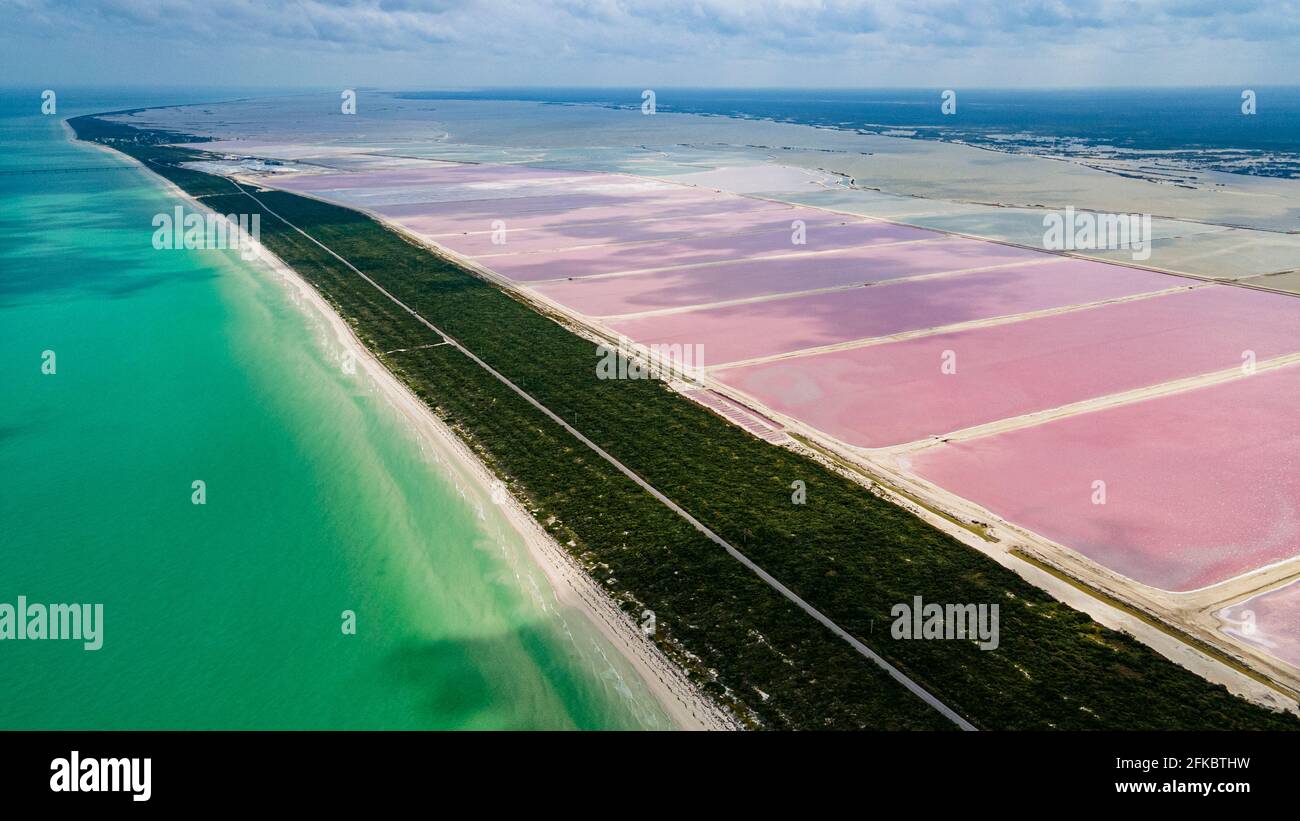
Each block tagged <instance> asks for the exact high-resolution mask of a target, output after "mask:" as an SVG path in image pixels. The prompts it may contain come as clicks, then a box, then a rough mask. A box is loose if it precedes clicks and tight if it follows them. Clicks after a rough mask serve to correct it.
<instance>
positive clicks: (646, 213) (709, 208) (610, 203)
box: [384, 192, 793, 238]
mask: <svg viewBox="0 0 1300 821" xmlns="http://www.w3.org/2000/svg"><path fill="white" fill-rule="evenodd" d="M529 199H532V198H531V197H523V198H516V199H506V200H496V201H494V202H500V203H502V204H504V205H505V206H506V208H504V209H498V208H494V207H492V206H491V205H490V204H489V203H490V202H493V201H484V202H483V203H482V204H479V203H476V204H475V205H474V206H472V207H471V208H470V209H469V211H470V213H467V214H446V213H442V214H436V213H435V214H429V215H420V216H408V215H407V214H410V213H412V212H414V210H415V207H414V206H400V208H401V209H408V210H407V214H398V215H397V216H400V217H401V218H402V220H403V222H404V223H406V224H407V225H408V226H409V227H411V228H412V229H414V230H418V231H422V232H424V233H427V234H429V235H430V236H433V237H435V238H436V237H439V236H449V235H452V234H466V233H476V232H483V231H491V230H492V222H493V220H497V219H500V220H503V221H504V222H505V223H506V228H507V229H508V230H510V231H534V230H546V231H560V232H563V231H566V230H569V229H570V228H572V227H575V226H594V225H599V224H601V223H612V222H626V223H634V222H651V221H653V222H658V221H661V220H682V219H691V218H700V217H708V216H712V215H715V214H742V213H743V214H750V213H767V214H778V213H791V212H792V210H793V206H790V205H785V204H783V203H774V202H767V201H766V200H751V199H740V200H737V199H736V198H735V197H728V198H723V197H721V196H719V195H716V194H713V195H709V196H701V195H697V194H691V195H686V194H669V193H667V192H665V193H663V194H646V195H642V196H638V197H631V196H623V197H609V196H605V197H595V196H593V197H585V198H584V199H585V200H586V203H585V204H584V205H582V206H579V205H576V204H569V205H567V206H561V207H554V208H543V209H539V208H536V207H533V208H525V207H524V206H525V205H527V200H529ZM539 199H541V198H539ZM384 210H385V212H387V210H388V209H384ZM442 210H444V211H445V210H448V209H445V208H444V209H442ZM451 210H455V209H451ZM415 220H419V221H420V222H418V223H417V222H415Z"/></svg>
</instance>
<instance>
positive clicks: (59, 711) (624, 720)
mask: <svg viewBox="0 0 1300 821" xmlns="http://www.w3.org/2000/svg"><path fill="white" fill-rule="evenodd" d="M38 95H39V92H38V91H35V92H31V93H30V94H28V93H23V92H5V93H4V94H0V400H2V401H0V603H5V602H7V603H10V604H13V603H15V602H16V601H17V597H18V596H19V595H24V596H26V597H27V599H28V600H29V601H33V602H86V603H102V604H103V609H104V623H103V647H102V649H100V650H98V651H86V650H84V649H83V648H82V646H81V644H80V643H78V642H72V641H32V640H27V641H17V640H6V641H0V692H3V693H4V698H3V699H0V728H3V729H13V728H46V729H48V728H139V729H148V728H484V729H486V728H502V729H505V728H557V729H558V728H665V727H668V726H670V722H669V720H668V719H667V718H666V716H665V715H664V713H663V712H662V710H661V709H660V708H659V706H658V705H657V704H656V703H655V701H654V699H653V698H652V696H651V695H650V694H649V693H648V692H647V690H646V688H645V686H644V684H643V683H642V682H641V680H640V679H639V678H637V677H636V675H635V673H634V672H632V670H631V669H630V667H629V666H628V665H627V664H626V662H625V661H624V660H623V659H622V658H621V657H620V656H618V654H617V653H616V652H615V651H614V650H613V649H612V647H611V646H610V645H609V644H608V643H607V642H605V641H604V640H603V639H602V638H601V637H600V636H599V634H598V633H597V632H596V630H595V628H594V627H593V626H592V625H591V624H590V623H589V622H588V621H587V620H586V619H585V618H584V617H583V616H582V615H581V614H580V613H579V612H577V611H575V610H573V609H570V608H565V607H563V606H561V605H560V604H558V602H557V599H556V596H555V594H554V592H553V590H552V589H551V588H550V587H549V585H548V582H547V580H546V577H545V575H544V574H543V573H542V572H541V570H540V569H539V568H538V567H537V566H536V565H535V564H534V563H533V561H532V560H531V559H530V558H529V556H528V554H527V552H526V551H525V549H524V547H523V546H522V544H521V542H520V540H519V538H518V537H517V536H516V535H514V534H513V533H512V531H510V530H509V528H508V526H507V524H506V523H505V522H504V520H503V519H502V518H501V516H500V514H499V513H498V512H497V511H496V510H495V509H494V507H493V505H492V504H491V501H490V499H488V498H487V497H486V496H485V495H484V494H483V493H482V492H481V491H480V490H478V489H476V488H475V486H474V485H473V483H472V482H471V481H470V480H469V479H468V478H467V477H466V476H463V475H458V474H457V473H456V468H454V467H453V466H452V465H451V463H450V462H449V460H448V459H447V458H446V456H445V452H444V454H443V455H441V456H440V455H439V450H438V446H436V445H435V443H433V442H432V441H430V440H428V439H427V438H426V437H424V435H423V434H422V433H420V432H419V431H417V430H416V429H415V428H414V426H412V425H411V424H410V423H409V422H408V421H406V420H405V419H404V418H403V417H402V415H401V414H400V412H399V411H398V410H397V409H396V408H395V407H393V406H392V404H391V403H390V401H389V400H388V399H386V398H385V396H384V395H383V394H382V393H381V392H379V391H378V390H377V389H376V386H375V385H374V384H373V383H372V382H370V381H369V379H368V377H366V376H365V375H364V373H363V372H361V373H357V374H348V373H347V372H346V371H345V369H344V368H342V367H340V358H341V356H342V350H341V348H340V345H339V343H338V341H337V340H336V339H334V338H333V335H332V333H331V332H330V331H329V330H328V327H327V325H326V323H325V322H324V321H323V320H322V319H321V318H320V317H319V316H313V314H312V313H311V312H310V311H309V310H306V309H305V308H304V307H302V306H301V305H299V304H296V303H295V299H294V298H293V296H292V291H291V290H290V289H288V288H287V287H286V286H285V284H284V283H282V282H280V281H278V280H277V279H276V278H275V277H274V276H271V275H269V274H268V273H267V272H266V271H265V270H264V269H262V268H260V267H256V266H254V265H250V264H248V263H245V262H243V261H241V260H240V259H239V258H238V256H237V255H236V254H234V253H228V252H217V251H158V250H154V249H153V247H152V246H151V243H150V238H151V233H152V230H153V229H152V226H151V219H152V217H153V216H154V215H155V214H157V213H160V212H165V211H170V209H171V208H172V207H173V206H174V205H175V204H176V203H177V201H176V200H175V199H174V197H173V196H172V195H171V194H169V193H168V192H167V191H166V189H164V188H163V187H162V186H161V185H160V184H159V181H158V180H157V179H156V178H153V177H151V176H150V175H148V174H147V173H145V172H143V171H141V170H138V169H135V168H131V167H129V166H128V164H127V163H126V161H125V160H123V159H121V158H119V157H117V156H114V155H110V154H108V153H105V152H102V151H99V150H96V149H94V148H91V147H88V146H85V145H82V144H74V143H72V142H70V140H69V139H68V135H67V133H66V132H65V130H64V128H63V127H62V126H61V124H60V120H61V118H63V117H66V116H69V115H71V114H76V113H86V112H93V111H101V110H106V109H110V108H122V107H126V106H128V105H142V104H150V103H154V102H161V101H162V100H155V99H153V98H146V97H143V96H142V98H141V99H134V98H127V97H121V96H119V97H117V98H114V99H111V100H110V99H107V98H103V99H97V98H95V96H94V95H91V94H83V95H81V96H80V97H77V98H75V99H72V100H69V99H68V97H67V95H64V96H63V97H62V98H61V99H60V108H59V111H58V113H57V116H42V115H41V114H40V113H39V104H40V100H39V96H38ZM172 97H173V98H176V99H169V100H166V101H167V102H182V101H193V100H186V98H185V97H184V96H183V95H177V94H175V93H173V94H172ZM194 99H203V98H202V97H196V98H194ZM73 169H88V170H73ZM46 351H52V352H53V353H54V356H55V360H54V361H55V366H56V372H55V373H54V374H44V373H42V367H41V366H42V362H43V361H44V359H43V357H44V353H45V352H46ZM195 480H202V481H203V482H205V483H206V504H203V505H196V504H193V503H192V499H191V496H192V493H193V490H192V483H193V482H194V481H195ZM462 491H464V492H465V493H464V496H462ZM345 610H351V611H354V612H355V614H356V624H357V632H356V635H345V634H344V632H343V630H342V629H341V625H342V618H343V617H342V614H343V611H345Z"/></svg>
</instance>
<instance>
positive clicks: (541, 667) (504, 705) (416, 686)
mask: <svg viewBox="0 0 1300 821" xmlns="http://www.w3.org/2000/svg"><path fill="white" fill-rule="evenodd" d="M566 649H567V648H564V647H558V646H557V645H556V640H555V637H554V635H553V634H552V633H549V632H548V631H545V630H543V629H541V627H539V626H535V625H524V626H521V627H518V628H516V629H513V630H510V631H507V632H504V633H499V634H496V635H493V636H475V637H472V638H464V639H435V640H429V641H408V642H406V643H404V644H402V645H401V646H399V647H398V648H396V649H395V650H394V651H393V652H392V653H390V654H389V655H388V656H387V657H386V658H385V660H384V669H383V674H384V675H385V676H386V677H388V678H389V679H390V680H391V681H392V682H393V683H394V684H395V685H397V686H400V687H402V688H403V689H405V690H407V691H408V692H413V693H414V694H415V701H416V704H417V705H418V707H419V710H420V712H421V717H422V718H423V719H424V720H425V721H427V723H428V726H430V727H435V728H439V729H442V728H447V729H450V728H457V727H463V728H473V727H484V726H490V727H494V728H499V729H506V730H514V729H601V728H609V727H610V723H609V722H610V719H611V716H610V715H606V714H595V713H593V714H581V715H580V714H575V713H573V712H572V711H569V710H566V709H565V707H564V705H566V704H574V703H587V704H593V703H599V701H600V700H593V699H591V698H579V699H576V700H575V698H574V696H575V695H577V694H582V695H587V696H590V695H592V693H591V690H592V689H593V687H599V686H600V685H599V684H596V683H595V682H598V681H600V680H601V676H598V675H597V676H593V675H591V671H589V670H586V669H583V668H582V667H581V666H575V665H574V664H573V663H572V661H573V656H572V655H571V654H569V653H566V652H565V651H566ZM521 653H522V654H524V655H526V656H527V657H528V659H529V661H531V662H532V664H531V665H528V664H521V663H520V658H519V656H520V654H521ZM525 670H526V671H528V672H526V673H523V674H522V677H521V671H525ZM611 675H612V671H611ZM584 691H586V692H584Z"/></svg>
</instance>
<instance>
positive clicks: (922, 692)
mask: <svg viewBox="0 0 1300 821" xmlns="http://www.w3.org/2000/svg"><path fill="white" fill-rule="evenodd" d="M235 186H236V187H238V188H239V190H240V191H242V192H243V193H244V194H245V195H246V196H247V197H249V198H250V199H252V200H253V201H254V202H256V203H257V204H258V205H259V206H261V207H262V209H263V210H265V211H266V212H267V213H268V214H270V215H271V216H273V217H275V218H276V219H278V220H280V221H281V222H283V223H284V224H285V225H287V226H289V227H290V228H292V229H293V230H294V231H297V232H298V233H299V234H301V235H302V236H304V237H306V238H307V239H308V240H310V241H311V242H312V243H314V244H315V245H317V246H319V247H320V248H321V249H322V250H324V251H325V252H326V253H327V254H329V255H330V256H332V257H334V258H335V259H337V260H338V261H339V262H341V263H343V264H344V265H346V266H347V267H348V269H349V270H350V271H352V272H353V273H355V274H356V275H357V276H359V277H361V278H362V279H364V280H365V281H366V282H368V283H370V284H371V285H372V286H374V287H375V289H376V290H378V291H379V292H380V293H381V294H383V295H384V296H386V297H388V298H389V299H391V300H392V301H393V303H394V304H395V305H397V306H398V307H399V308H401V309H402V310H404V311H406V312H407V313H408V314H410V315H411V316H413V317H415V319H416V320H418V321H419V322H420V323H421V324H423V325H424V326H425V327H427V328H428V329H429V330H431V331H433V332H434V333H436V334H437V335H438V336H440V337H441V338H442V340H443V341H444V342H446V343H447V344H449V345H452V346H453V347H455V348H456V350H458V351H460V352H461V353H463V354H464V355H465V356H467V357H469V358H470V359H471V360H472V361H473V362H474V364H476V365H478V366H479V367H480V368H482V369H483V370H485V371H487V372H488V373H490V374H492V376H493V377H495V378H496V379H497V380H499V381H500V382H501V383H502V384H503V385H505V386H506V387H508V388H510V390H512V391H514V392H515V393H517V394H518V395H519V396H520V397H522V398H523V399H524V401H526V402H528V404H530V405H532V406H533V407H535V408H537V409H538V410H539V411H541V412H542V413H544V414H546V417H547V418H548V419H550V420H551V421H552V422H554V423H555V424H557V425H559V426H560V427H562V428H564V430H566V431H567V432H568V433H569V434H570V435H571V436H573V437H574V438H575V439H577V440H578V441H579V442H581V443H582V444H584V445H586V446H587V447H588V448H591V450H593V451H594V452H595V453H596V454H597V455H599V456H600V458H602V459H604V460H605V461H606V462H609V463H610V464H611V465H613V466H614V467H616V468H618V470H619V472H621V473H622V474H623V475H624V476H626V477H627V478H629V479H631V480H632V481H633V482H636V483H637V485H639V486H640V487H641V488H642V489H643V490H645V491H646V492H647V493H649V494H650V495H651V496H653V497H655V498H656V499H658V500H659V501H660V502H662V503H663V504H664V506H666V507H667V508H668V509H669V510H671V511H673V512H674V513H676V514H677V515H678V516H680V517H682V518H683V519H685V520H686V521H687V522H689V523H690V525H691V527H694V528H695V529H696V530H698V531H699V532H701V533H703V534H704V535H705V536H706V537H708V538H709V540H710V541H712V542H714V543H715V544H717V545H718V546H719V547H721V548H722V549H723V550H725V551H727V553H728V554H729V555H730V556H731V557H732V558H734V559H735V560H736V561H738V562H740V563H741V564H743V565H744V566H745V567H747V568H749V570H750V571H751V572H752V573H754V575H756V576H758V577H759V578H760V579H762V580H763V581H764V582H766V583H767V584H768V586H769V587H771V588H772V589H773V590H776V591H777V592H778V593H780V594H781V595H782V596H785V597H786V598H787V599H789V600H790V601H792V602H794V603H795V604H796V605H798V606H799V607H800V609H802V610H803V611H804V612H805V613H807V614H808V615H810V616H812V617H813V618H814V619H816V620H817V621H819V622H821V623H822V624H823V625H824V626H825V627H826V629H828V630H830V631H831V632H832V633H834V634H835V635H837V636H839V637H840V638H841V639H843V640H844V641H846V642H848V644H849V646H851V647H852V648H853V649H854V650H856V651H857V652H858V653H860V654H861V655H863V656H864V657H866V658H868V659H870V660H871V661H873V662H874V663H875V664H876V665H877V666H879V667H880V668H881V669H882V670H884V671H885V672H886V673H888V674H889V675H890V677H892V678H893V679H894V680H895V681H897V682H898V683H899V684H901V685H903V686H904V687H906V688H907V689H908V690H910V691H911V692H912V693H913V694H915V695H916V697H917V698H919V699H921V700H922V701H924V702H925V703H926V704H928V705H930V706H931V707H933V708H934V709H935V710H938V711H939V712H940V713H942V714H943V716H944V717H945V718H947V719H948V720H949V721H951V722H952V723H953V724H956V725H957V726H958V727H960V728H961V729H963V730H974V729H976V728H975V726H974V725H973V724H971V723H970V722H969V721H967V720H966V719H964V718H962V717H961V716H960V715H958V714H957V713H956V711H954V710H953V709H952V708H951V707H949V706H948V705H946V704H944V703H943V702H942V701H940V700H939V699H938V698H936V697H935V696H934V695H932V694H931V693H930V692H929V691H927V690H926V689H925V688H923V687H922V686H921V685H919V684H917V683H916V682H915V681H913V680H912V679H910V678H908V677H907V676H906V675H904V674H903V673H902V672H901V671H900V670H899V669H898V668H897V667H895V666H894V665H892V664H890V663H889V662H888V661H885V660H884V659H883V658H881V657H880V656H879V655H877V654H876V653H875V651H873V650H872V649H871V648H870V647H867V646H866V645H865V644H863V643H862V642H860V641H858V640H857V639H856V638H854V637H853V636H852V635H850V634H849V632H848V631H847V630H845V629H844V628H842V627H840V626H839V625H838V624H836V623H835V622H833V621H831V620H830V619H829V618H827V616H826V615H825V614H823V613H822V612H821V611H820V610H818V609H817V608H815V607H813V606H812V605H811V604H809V603H808V602H806V601H804V600H803V599H802V598H800V597H799V596H798V595H797V594H796V593H795V592H794V591H793V590H791V589H790V588H788V587H786V586H785V585H783V584H781V582H780V581H778V580H777V579H776V578H775V577H774V576H772V575H771V574H770V573H768V572H767V571H766V570H764V569H763V568H761V567H759V566H758V565H757V564H755V563H754V562H753V561H751V560H750V559H749V557H748V556H746V555H745V554H743V553H741V552H740V551H739V550H737V549H736V548H735V547H733V546H732V545H731V544H730V543H729V542H727V541H726V540H725V539H723V538H722V537H721V536H719V535H718V534H716V533H714V532H713V531H712V530H710V529H709V528H707V527H705V526H704V524H703V523H701V522H700V521H699V520H698V519H696V518H695V517H694V516H692V515H691V514H690V513H688V512H686V511H685V510H683V509H682V508H681V507H680V506H678V504H677V503H676V502H674V501H673V500H672V499H669V498H668V497H667V496H665V495H664V494H662V493H660V492H659V491H658V490H657V489H656V488H655V487H654V486H652V485H651V484H650V483H649V482H647V481H646V480H644V479H642V478H641V477H640V476H638V475H637V474H636V473H634V472H633V471H632V469H631V468H629V467H628V466H627V465H624V464H623V463H622V462H620V461H618V460H617V459H615V458H614V457H613V456H611V455H609V454H608V453H606V452H605V450H604V449H603V448H601V447H600V446H599V445H597V444H596V443H595V442H593V441H591V440H590V439H588V438H587V437H586V436H584V435H583V434H582V432H581V431H579V430H577V429H576V428H574V427H573V426H572V425H570V424H569V423H568V422H565V421H564V420H563V419H562V418H560V417H559V416H557V415H556V414H555V413H553V412H552V411H551V409H550V408H548V407H546V406H545V405H543V404H542V403H541V402H539V401H537V400H536V399H534V398H533V397H532V396H531V395H529V394H528V393H526V392H525V391H524V390H523V389H522V388H520V387H519V386H518V385H516V384H515V383H514V382H511V381H510V380H509V379H507V378H506V377H505V376H502V375H501V374H500V373H498V372H497V371H496V370H495V369H494V368H493V367H492V366H491V365H489V364H487V363H486V362H484V361H483V360H482V359H479V358H478V357H477V356H475V355H474V352H473V351H471V350H469V349H468V348H466V347H465V346H464V345H462V344H460V343H459V342H457V341H456V340H455V339H453V338H452V337H450V336H448V335H447V333H446V332H444V331H443V330H442V329H440V328H438V327H437V326H436V325H434V324H433V323H432V322H430V321H429V320H427V319H425V318H424V317H422V316H420V314H418V313H416V311H415V310H414V309H413V308H411V307H410V306H408V305H407V304H406V303H404V302H402V301H401V300H400V299H398V298H397V297H395V296H393V295H392V294H390V293H389V292H388V291H386V290H385V289H384V287H383V286H382V285H380V284H379V283H378V282H375V281H374V280H373V279H371V278H370V277H368V276H366V274H364V273H363V272H362V271H361V270H360V269H358V268H357V267H356V266H355V265H353V264H352V263H350V262H348V261H347V260H346V259H344V258H343V257H341V256H339V255H338V254H336V253H335V252H334V250H333V249H332V248H330V247H329V246H327V245H325V244H324V243H322V242H320V241H319V240H317V239H316V238H315V237H313V236H312V235H311V234H308V233H307V232H306V231H304V230H302V229H301V228H299V227H298V226H296V225H294V224H293V223H292V222H289V220H287V219H285V218H284V217H282V216H280V215H279V214H277V213H276V212H275V211H273V210H272V209H271V208H269V207H267V205H266V204H265V203H263V202H262V201H261V200H260V199H258V198H257V197H256V196H254V195H253V194H252V193H251V192H249V191H248V190H247V189H245V188H244V187H243V186H242V185H240V184H239V183H238V182H236V183H235Z"/></svg>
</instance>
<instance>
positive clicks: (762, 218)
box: [439, 207, 838, 266]
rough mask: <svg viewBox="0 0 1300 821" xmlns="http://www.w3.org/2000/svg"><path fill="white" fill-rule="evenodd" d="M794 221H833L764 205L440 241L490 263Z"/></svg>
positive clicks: (784, 225) (769, 228) (802, 210)
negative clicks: (511, 257)
mask: <svg viewBox="0 0 1300 821" xmlns="http://www.w3.org/2000/svg"><path fill="white" fill-rule="evenodd" d="M794 220H803V221H804V222H805V223H806V224H814V223H816V224H828V225H829V224H835V223H837V222H838V220H834V221H832V220H831V219H828V218H826V217H825V216H823V215H821V214H818V213H816V212H811V211H810V210H809V209H805V208H791V207H785V208H779V207H778V208H766V209H761V210H747V211H726V212H724V213H720V214H719V213H714V214H710V215H689V216H686V217H682V218H680V219H672V220H655V221H652V222H627V221H622V222H604V223H581V224H576V225H567V224H566V225H555V226H551V227H547V228H544V229H535V230H532V231H514V232H512V231H511V230H510V229H509V227H508V226H509V224H510V223H509V222H507V223H506V226H507V229H506V231H505V233H504V237H505V242H504V244H493V242H492V239H493V237H492V235H491V234H474V235H470V236H451V237H443V238H441V239H440V240H439V242H441V243H442V244H443V245H446V246H448V247H450V248H453V249H455V250H456V251H458V252H459V253H462V254H465V255H466V256H474V257H478V258H480V260H481V261H482V262H483V264H485V265H488V266H491V265H492V262H493V261H494V259H495V258H496V257H498V256H504V255H507V254H524V253H534V252H538V251H553V250H560V249H565V248H573V247H580V246H589V245H600V244H617V243H626V242H654V241H666V240H674V239H683V238H687V237H712V236H724V235H727V234H740V233H755V232H759V231H781V230H784V231H789V230H790V224H791V222H792V221H794Z"/></svg>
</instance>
